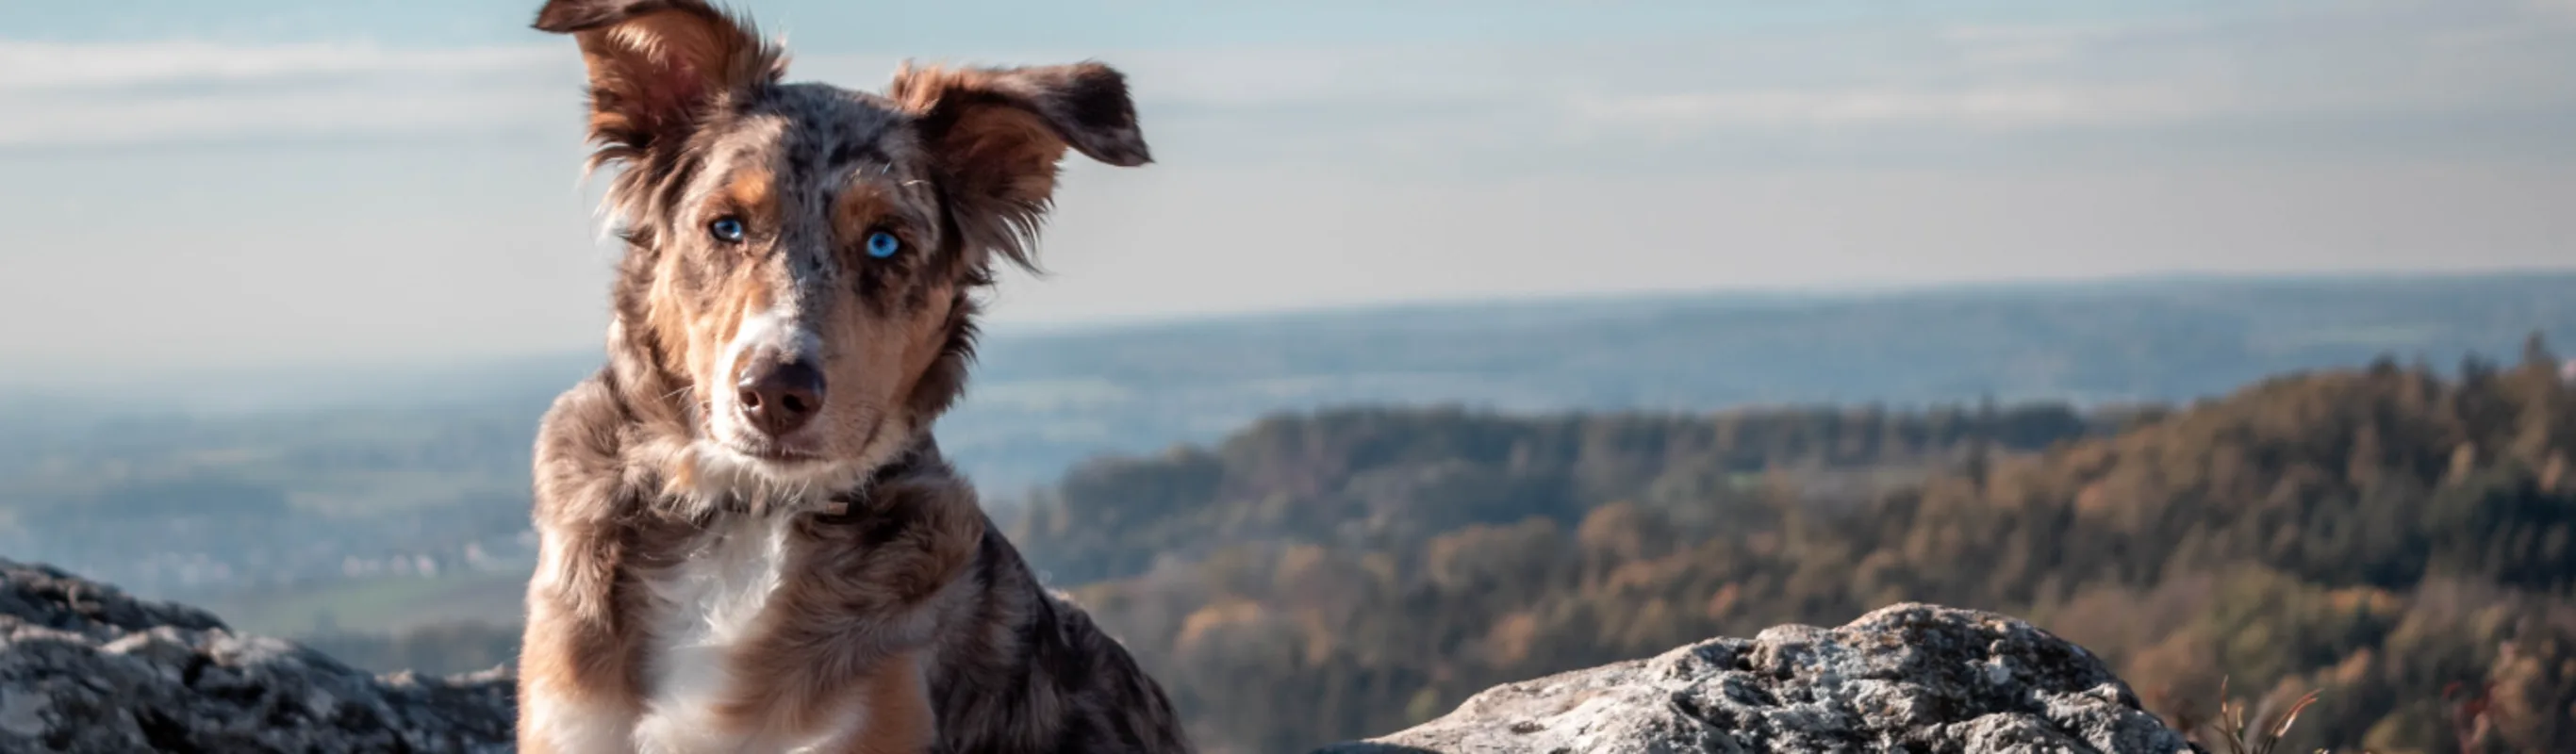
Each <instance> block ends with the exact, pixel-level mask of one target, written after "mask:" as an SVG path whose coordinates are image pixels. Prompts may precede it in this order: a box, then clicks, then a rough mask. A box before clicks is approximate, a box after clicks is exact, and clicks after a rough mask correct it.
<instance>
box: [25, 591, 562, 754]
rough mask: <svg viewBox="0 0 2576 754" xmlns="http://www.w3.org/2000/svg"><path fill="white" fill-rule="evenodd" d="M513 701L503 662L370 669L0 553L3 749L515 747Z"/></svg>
mask: <svg viewBox="0 0 2576 754" xmlns="http://www.w3.org/2000/svg"><path fill="white" fill-rule="evenodd" d="M513 710H514V704H513V702H512V701H511V683H510V678H509V676H508V675H507V674H506V673H504V672H503V671H501V670H499V669H494V670H490V671H484V672H481V673H474V674H469V675H463V676H457V677H453V678H420V677H416V676H414V675H412V674H410V673H396V674H392V675H385V676H377V675H370V674H368V673H366V672H363V671H359V670H356V669H354V668H350V667H349V666H347V665H343V664H341V663H339V662H338V661H336V660H333V659H331V658H329V657H325V656H323V655H322V654H321V653H318V652H314V651H312V650H309V649H305V648H303V647H300V646H296V645H295V644H292V643H289V642H285V641H280V640H277V639H270V638H263V637H255V636H238V635H235V634H234V633H233V632H232V631H231V629H229V628H226V627H225V626H224V623H223V621H221V620H218V619H216V618H215V616H213V615H211V614H208V613H207V612H206V611H203V610H198V609H196V608H192V607H187V606H184V605H175V604H170V603H166V602H155V601H151V600H142V599H136V598H134V597H131V596H128V595H126V594H125V593H124V592H122V591H120V590H118V589H117V588H115V587H112V586H107V585H104V584H100V583H97V582H93V581H87V580H83V579H79V578H75V577H73V576H71V575H69V574H65V573H63V572H62V571H58V570H55V569H52V568H48V567H45V566H37V565H25V564H20V563H14V562H10V561H6V560H0V751H26V752H38V751H46V752H137V751H208V752H215V751H225V752H230V751H240V752H270V751H274V752H342V751H407V752H481V751H508V750H509V749H510V745H509V741H510V734H511V725H512V720H513V719H514V717H513V716H514V712H513Z"/></svg>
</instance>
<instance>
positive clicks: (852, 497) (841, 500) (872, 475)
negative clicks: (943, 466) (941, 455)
mask: <svg viewBox="0 0 2576 754" xmlns="http://www.w3.org/2000/svg"><path fill="white" fill-rule="evenodd" d="M937 453H938V450H937V448H936V446H934V445H932V444H931V442H930V439H929V438H927V437H924V438H922V441H921V442H920V443H919V444H917V445H914V446H913V447H911V448H907V449H905V450H904V451H903V452H902V453H900V454H897V455H896V456H895V457H894V460H891V461H887V462H885V464H884V465H882V466H878V467H877V470H876V471H873V472H869V473H868V480H867V481H866V482H864V483H861V484H860V485H859V486H858V487H857V488H855V489H852V490H850V491H848V492H844V493H841V494H838V495H833V496H832V499H830V500H826V501H824V502H823V506H822V511H821V512H820V513H816V514H815V515H814V520H815V521H816V522H818V523H825V524H855V523H858V522H859V521H860V520H861V519H863V518H865V517H866V514H867V512H868V509H869V508H872V507H875V505H874V503H875V502H876V497H877V495H876V491H877V490H878V488H880V487H881V486H883V485H885V484H887V483H889V482H892V481H894V480H895V479H897V478H899V477H902V476H904V475H907V474H911V473H913V472H916V471H919V470H920V469H921V468H922V466H924V465H926V464H925V462H924V461H925V459H927V458H931V457H935V456H936V455H937Z"/></svg>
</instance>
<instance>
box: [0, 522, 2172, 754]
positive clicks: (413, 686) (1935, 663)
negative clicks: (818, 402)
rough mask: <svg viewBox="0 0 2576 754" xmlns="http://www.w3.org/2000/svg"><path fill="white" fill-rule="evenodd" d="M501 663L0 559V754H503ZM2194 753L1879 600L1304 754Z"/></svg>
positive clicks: (2135, 713) (2075, 674) (2052, 653)
mask: <svg viewBox="0 0 2576 754" xmlns="http://www.w3.org/2000/svg"><path fill="white" fill-rule="evenodd" d="M512 713H513V704H512V698H511V684H510V677H509V675H508V674H507V673H506V672H505V671H504V670H502V669H497V668H496V669H493V670H489V671H484V672H480V673H472V674H467V675H461V676H455V677H449V678H422V677H418V676H414V675H412V674H410V673H396V674H391V675H382V676H379V675H370V674H368V673H365V672H363V671H359V670H356V669H353V668H350V667H348V666H347V665H343V664H341V663H339V662H338V661H335V660H332V659H331V658H329V657H325V656H323V655H321V654H320V653H317V652H314V651H312V650H309V649H305V648H303V647H299V646H296V645H295V644H292V643H289V642H285V641H280V640H277V639H269V638H261V637H251V636H238V635H235V634H234V633H233V632H232V631H231V630H230V629H228V628H226V627H225V626H224V624H223V622H222V621H221V620H218V619H216V618H215V616H213V615H210V614H208V613H206V612H205V611H203V610H198V609H195V608H191V607H187V606H184V605H176V604H170V603H166V602H155V601H151V600H141V599H136V598H133V597H131V596H129V595H126V594H125V593H124V592H122V591H119V590H118V589H116V588H115V587H112V586H107V585H104V584H99V583H96V582H92V581H86V580H82V579H79V578H76V577H73V576H71V575H69V574H65V573H63V572H61V571H58V570H55V569H52V568H48V567H44V566H36V565H24V564H19V563H13V562H9V561H7V560H0V751H12V752H16V751H29V752H34V751H51V752H132V751H224V752H231V751H244V752H250V751H260V752H268V751H275V752H340V751H400V752H504V751H509V750H510V748H511V747H510V736H511V725H512ZM1854 751H1905V752H2034V753H2035V752H2155V753H2157V754H2166V753H2168V752H2190V751H2196V749H2194V748H2192V747H2191V746H2190V745H2189V744H2186V743H2184V741H2183V738H2182V737H2181V735H2179V734H2177V733H2175V732H2174V731H2172V730H2171V729H2168V728H2166V727H2165V726H2164V725H2163V724H2161V723H2159V722H2158V721H2157V720H2156V718H2154V717H2153V716H2151V715H2148V714H2147V713H2146V712H2145V711H2143V710H2142V709H2141V708H2140V706H2139V704H2138V699H2137V696H2136V695H2135V694H2133V693H2131V692H2130V691H2129V688H2128V686H2127V685H2126V684H2123V683H2121V681H2120V679H2119V678H2117V677H2114V676H2112V675H2111V672H2110V671H2109V670H2108V669H2107V668H2105V667H2104V666H2103V664H2102V662H2101V661H2100V660H2099V659H2096V658H2095V657H2093V655H2092V654H2090V653H2088V652H2085V651H2084V649H2083V648H2082V647H2078V646H2075V645H2074V644H2071V643H2068V642H2066V641H2064V640H2062V639H2059V638H2057V637H2055V636H2051V635H2049V634H2048V633H2047V632H2045V631H2041V630H2039V629H2037V628H2033V627H2032V626H2031V625H2030V624H2027V623H2023V622H2021V621H2019V620H2015V619H2013V618H2010V617H2007V616H2002V615H1996V614H1992V613H1981V612H1974V611H1968V610H1954V609H1950V608H1944V607H1937V606H1932V605H1915V604H1907V605H1897V606H1894V607H1889V608H1886V609H1882V610H1879V611H1877V612H1874V613H1870V614H1869V615H1867V616H1863V617H1862V618H1861V619H1860V620H1856V621H1853V622H1852V623H1851V624H1850V625H1846V626H1843V627H1841V628H1837V629H1831V630H1827V629H1821V628H1815V627H1811V626H1781V627H1777V628H1773V629H1771V630H1768V631H1764V632H1762V634H1761V635H1759V636H1756V637H1754V638H1752V639H1713V640H1710V641H1705V642H1700V643H1698V644H1693V645H1691V646H1687V647H1683V648H1680V649H1676V650H1673V651H1671V652H1667V653H1665V654H1663V655H1661V656H1658V657H1654V658H1650V659H1645V660H1635V661H1630V662H1623V663H1617V664H1613V665H1605V666H1602V667H1598V668H1593V669H1590V670H1578V671H1574V672H1570V673H1563V674H1559V675H1554V676H1549V677H1546V678H1541V679H1537V680H1533V681H1525V682H1521V683H1513V684H1506V685H1503V686H1499V687H1495V688H1493V689H1490V690H1487V691H1485V692H1484V693H1481V694H1478V695H1476V696H1475V697H1473V698H1470V699H1468V700H1467V702H1466V703H1465V704H1463V705H1461V706H1460V707H1459V708H1458V710H1457V711H1455V712H1452V713H1450V714H1449V715H1448V716H1446V717H1442V718H1440V719H1437V720H1433V721H1431V722H1429V723H1425V724H1423V725H1421V726H1419V727H1416V728H1413V729H1412V730H1407V731H1404V732H1401V733H1396V734H1394V735H1390V736H1386V737H1383V738H1378V739H1373V740H1369V741H1361V742H1353V743H1345V744H1337V745H1334V746H1328V747H1325V748H1323V749H1321V750H1319V754H1424V753H1430V752H1437V753H1439V754H1465V753H1466V752H1479V753H1483V752H1496V753H1504V752H1529V753H1530V754H1555V753H1557V752H1567V753H1569V754H1571V753H1574V752H1586V753H1589V752H1604V753H1627V752H1634V753H1636V754H1645V753H1647V752H1656V753H1665V752H1671V753H1676V754H1678V753H1680V752H1788V753H1792V754H1795V753H1800V752H1854Z"/></svg>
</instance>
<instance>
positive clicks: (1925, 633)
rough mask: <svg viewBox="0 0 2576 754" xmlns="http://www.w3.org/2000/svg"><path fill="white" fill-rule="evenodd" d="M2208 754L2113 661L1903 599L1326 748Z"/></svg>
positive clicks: (1519, 689)
mask: <svg viewBox="0 0 2576 754" xmlns="http://www.w3.org/2000/svg"><path fill="white" fill-rule="evenodd" d="M1864 751H1900V752H2011V753H2016V754H2019V753H2025V752H2026V753H2030V754H2037V753H2039V752H2122V753H2126V752H2140V753H2144V752H2154V753H2155V754H2168V753H2170V752H2192V751H2198V750H2197V749H2195V748H2194V747H2192V746H2191V745H2190V744H2188V743H2186V742H2185V741H2184V739H2183V737H2182V734H2180V733H2178V732H2176V731H2174V730H2173V729H2171V728H2168V727H2166V726H2165V725H2164V724H2163V723H2162V722H2160V721H2158V720H2157V719H2156V718H2155V717H2154V716H2153V715H2149V714H2148V713H2147V712H2146V711H2144V709H2143V708H2141V707H2140V705H2139V703H2138V698H2137V695H2136V694H2134V693H2131V692H2130V690H2129V687H2128V685H2127V684H2124V683H2122V682H2121V681H2120V679H2119V678H2118V677H2115V676H2113V675H2112V674H2111V671H2110V670H2109V669H2108V668H2105V667H2104V666H2103V664H2102V661H2101V660H2099V659H2097V658H2095V657H2094V656H2093V655H2092V654H2091V653H2088V652H2086V651H2084V648H2082V647H2078V646H2076V645H2074V644H2072V643H2069V642H2067V641H2065V640H2063V639H2059V638H2057V637H2055V636H2052V635H2050V634H2049V633H2048V632H2045V631H2041V630H2039V629H2037V628H2034V627H2032V626H2031V625H2030V624H2028V623H2024V622H2022V621H2020V620H2017V619H2014V618H2011V617H2008V616H2003V615H1997V614H1994V613H1985V612H1977V611H1972V610H1957V609H1952V608H1946V607H1938V606H1933V605H1921V604H1901V605H1895V606H1892V607H1887V608H1883V609H1880V610H1878V611H1877V612H1873V613H1870V614H1868V615H1865V616H1862V617H1861V618H1860V619H1859V620H1856V621H1852V622H1851V624H1850V625H1846V626H1843V627H1841V628H1837V629H1832V630H1826V629H1821V628H1816V627H1813V626H1795V625H1791V626H1779V627H1775V628H1772V629H1770V630H1768V631H1764V632H1762V633H1761V635H1759V636H1756V637H1754V638H1753V639H1751V640H1745V639H1712V640H1709V641H1704V642H1700V643H1698V644H1693V645H1690V646H1687V647H1682V648H1680V649H1676V650H1673V651H1671V652H1667V653H1664V654H1663V655H1661V656H1658V657H1654V658H1651V659H1645V660H1633V661H1629V662H1622V663H1617V664H1612V665H1605V666H1602V667H1598V668H1592V669H1590V670H1578V671H1574V672H1570V673H1562V674H1558V675H1553V676H1549V677H1546V678H1540V679H1537V680H1532V681H1524V682H1520V683H1512V684H1505V685H1502V686H1497V687H1495V688H1492V689H1488V690H1486V691H1485V692H1483V693H1480V694H1477V695H1475V696H1474V697H1470V698H1469V699H1468V700H1467V701H1466V703H1464V704H1462V705H1460V706H1459V707H1458V709H1457V711H1455V712H1451V713H1449V714H1448V715H1447V716H1445V717H1441V718H1439V719H1437V720H1433V721H1431V722H1428V723H1424V724H1422V725H1420V726H1417V727H1415V728H1413V729H1411V730H1406V731H1403V732H1400V733H1396V734H1394V735H1390V736H1385V737H1382V738H1377V739H1371V740H1369V741H1361V742H1353V743H1344V744H1337V745H1334V746H1328V747H1325V748H1323V749H1321V750H1319V751H1318V754H1399V753H1403V754H1420V753H1425V752H1438V753H1440V754H1466V753H1467V752H1479V753H1484V752H1493V753H1496V754H1502V753H1506V752H1529V753H1530V754H1551V753H1554V752H1568V753H1578V752H1579V753H1585V754H1589V753H1592V752H1600V753H1602V754H1668V753H1669V754H1680V753H1681V752H1781V753H1789V754H1795V753H1803V752H1864Z"/></svg>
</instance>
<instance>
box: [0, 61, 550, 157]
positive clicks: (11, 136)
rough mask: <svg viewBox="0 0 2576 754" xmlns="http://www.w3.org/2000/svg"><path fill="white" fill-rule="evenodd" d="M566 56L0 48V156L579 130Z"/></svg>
mask: <svg viewBox="0 0 2576 754" xmlns="http://www.w3.org/2000/svg"><path fill="white" fill-rule="evenodd" d="M578 66H579V63H577V62H573V60H572V59H571V56H570V55H568V54H566V53H565V52H564V51H563V50H557V49H550V48H534V47H492V48H466V49H453V50H398V49H386V48H381V47H375V46H368V45H345V44H309V45H278V46H230V45H218V44H207V43H200V42H167V43H100V44H63V43H46V42H17V41H0V112H5V113H8V116H7V117H6V118H0V146H11V147H43V146H72V145H106V144H130V143H151V142H192V141H213V140H236V139H244V138H311V137H327V136H359V137H381V136H438V135H452V134H458V133H471V132H475V131H482V130H490V129H514V128H522V127H527V126H531V125H536V124H539V123H541V122H542V121H540V120H539V119H540V118H553V119H557V120H562V119H569V118H571V117H572V116H571V115H569V114H567V108H568V107H569V105H567V104H566V103H568V102H572V101H574V100H573V99H572V98H573V97H576V96H578V94H577V93H578V92H579V89H578V88H577V86H578V83H579V80H580V78H579V73H578V70H579V68H578Z"/></svg>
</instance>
